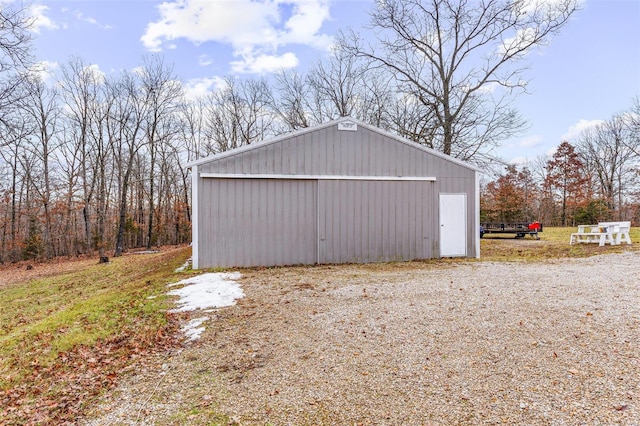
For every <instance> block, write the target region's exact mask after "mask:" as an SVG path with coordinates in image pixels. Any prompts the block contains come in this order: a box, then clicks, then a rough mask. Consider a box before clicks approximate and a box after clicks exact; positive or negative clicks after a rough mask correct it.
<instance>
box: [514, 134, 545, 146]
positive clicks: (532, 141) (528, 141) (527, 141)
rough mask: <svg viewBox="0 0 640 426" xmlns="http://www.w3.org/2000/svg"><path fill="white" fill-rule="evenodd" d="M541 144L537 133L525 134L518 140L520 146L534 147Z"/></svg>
mask: <svg viewBox="0 0 640 426" xmlns="http://www.w3.org/2000/svg"><path fill="white" fill-rule="evenodd" d="M540 145H542V138H541V137H540V136H538V135H532V136H527V137H526V138H523V139H522V140H520V142H518V146H519V147H521V148H535V147H537V146H540Z"/></svg>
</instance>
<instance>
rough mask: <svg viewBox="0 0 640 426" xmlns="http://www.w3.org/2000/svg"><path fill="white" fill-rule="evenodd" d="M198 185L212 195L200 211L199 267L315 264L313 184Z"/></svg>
mask: <svg viewBox="0 0 640 426" xmlns="http://www.w3.org/2000/svg"><path fill="white" fill-rule="evenodd" d="M203 184H204V191H205V192H206V193H208V194H215V195H214V199H213V200H212V202H211V205H205V206H199V209H200V212H201V215H200V217H201V219H200V223H199V226H200V228H201V230H202V232H201V235H202V237H201V238H200V253H202V255H201V256H200V257H201V259H200V263H201V264H200V265H199V266H200V267H210V266H225V267H231V266H271V265H291V264H298V263H300V264H302V263H304V264H312V263H316V260H317V220H316V217H317V216H316V210H317V208H316V199H317V181H313V180H292V179H287V180H277V179H205V180H204V181H203ZM220 200H224V202H220ZM208 210H210V211H208Z"/></svg>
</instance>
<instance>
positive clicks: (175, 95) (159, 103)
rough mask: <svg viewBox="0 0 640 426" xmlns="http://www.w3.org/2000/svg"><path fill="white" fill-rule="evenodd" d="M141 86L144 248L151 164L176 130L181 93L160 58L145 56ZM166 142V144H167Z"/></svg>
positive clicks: (151, 207) (152, 199)
mask: <svg viewBox="0 0 640 426" xmlns="http://www.w3.org/2000/svg"><path fill="white" fill-rule="evenodd" d="M140 80H141V82H140V83H141V89H142V92H143V96H144V98H145V99H146V100H147V101H148V103H149V105H148V108H146V110H147V115H146V117H145V123H144V126H145V132H146V139H147V141H146V147H147V150H148V152H149V191H148V208H149V216H148V217H149V220H148V221H147V248H148V249H151V246H152V244H153V226H154V209H155V196H156V193H155V181H156V176H155V166H156V156H157V153H158V150H159V149H162V147H159V145H160V144H162V143H165V144H167V143H166V142H167V141H168V140H169V139H170V138H171V137H173V135H174V134H175V133H176V132H177V129H176V128H175V127H176V126H175V124H176V123H175V118H176V117H175V115H176V113H177V110H178V107H179V101H180V100H181V97H182V86H181V85H180V83H179V81H178V79H177V77H176V76H175V75H174V74H173V70H172V69H171V68H170V67H167V66H166V65H165V64H164V62H163V60H162V59H161V58H158V57H155V58H151V57H147V58H145V60H144V66H143V67H142V71H141V76H140ZM167 145H168V144H167Z"/></svg>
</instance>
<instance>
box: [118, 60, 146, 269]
mask: <svg viewBox="0 0 640 426" xmlns="http://www.w3.org/2000/svg"><path fill="white" fill-rule="evenodd" d="M107 88H108V92H109V93H108V99H110V101H109V102H110V108H109V113H108V115H107V133H108V137H109V141H110V146H111V149H112V150H113V157H114V162H115V164H116V168H117V176H118V217H117V223H118V225H117V231H116V243H115V250H114V256H115V257H118V256H120V255H122V252H123V251H124V231H125V224H126V220H127V196H128V195H129V185H130V184H131V177H132V174H133V169H134V161H135V159H136V157H137V156H138V154H139V153H140V150H141V149H142V148H143V146H144V145H146V144H147V143H148V139H147V138H145V135H144V131H145V129H144V122H145V119H146V118H147V117H148V113H149V108H150V99H149V98H150V96H151V92H150V91H144V90H142V89H141V87H140V83H139V77H138V76H137V75H136V74H134V73H129V72H125V73H123V74H122V76H121V77H120V78H119V79H118V80H115V81H113V82H110V83H108V84H107ZM111 102H112V103H111Z"/></svg>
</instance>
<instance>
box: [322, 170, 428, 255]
mask: <svg viewBox="0 0 640 426" xmlns="http://www.w3.org/2000/svg"><path fill="white" fill-rule="evenodd" d="M433 188H434V184H433V182H379V181H338V180H335V181H334V180H328V181H321V182H319V184H318V194H319V205H320V209H319V212H320V220H319V237H320V244H319V246H320V248H319V250H320V256H319V259H320V262H321V263H362V262H384V261H394V260H412V259H426V258H430V257H432V250H431V248H432V245H431V244H432V240H433V237H434V232H435V231H437V227H436V226H435V225H434V223H435V222H434V220H437V217H438V216H437V212H436V210H435V206H434V199H435V200H437V197H435V198H434V193H433Z"/></svg>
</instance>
